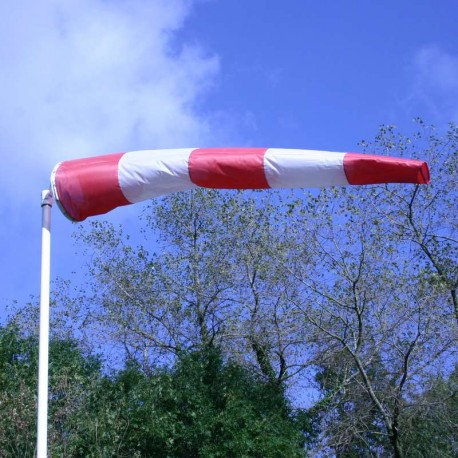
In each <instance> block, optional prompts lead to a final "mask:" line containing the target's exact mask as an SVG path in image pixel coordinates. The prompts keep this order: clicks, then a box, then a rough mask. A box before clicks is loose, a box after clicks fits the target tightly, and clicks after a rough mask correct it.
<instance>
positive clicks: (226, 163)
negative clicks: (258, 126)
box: [189, 148, 269, 189]
mask: <svg viewBox="0 0 458 458" xmlns="http://www.w3.org/2000/svg"><path fill="white" fill-rule="evenodd" d="M266 151H267V149H266V148H199V149H195V150H193V151H192V152H191V155H190V157H189V177H190V178H191V181H192V182H193V183H194V184H196V185H197V186H202V187H204V188H217V189H265V188H269V184H268V183H267V180H266V176H265V173H264V154H265V152H266Z"/></svg>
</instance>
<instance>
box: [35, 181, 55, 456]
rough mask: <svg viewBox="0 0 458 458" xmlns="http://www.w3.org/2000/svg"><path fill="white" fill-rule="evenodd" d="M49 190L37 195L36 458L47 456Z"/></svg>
mask: <svg viewBox="0 0 458 458" xmlns="http://www.w3.org/2000/svg"><path fill="white" fill-rule="evenodd" d="M52 204H53V197H52V194H51V191H49V190H45V191H42V192H41V208H42V213H41V215H42V223H41V293H40V342H39V362H38V414H37V420H38V421H37V458H47V454H48V359H49V358H48V354H49V290H50V281H51V207H52Z"/></svg>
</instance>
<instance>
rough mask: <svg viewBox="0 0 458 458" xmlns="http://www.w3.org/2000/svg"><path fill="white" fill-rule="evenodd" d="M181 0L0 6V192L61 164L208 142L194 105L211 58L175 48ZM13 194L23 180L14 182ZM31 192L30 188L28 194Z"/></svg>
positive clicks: (209, 77)
mask: <svg viewBox="0 0 458 458" xmlns="http://www.w3.org/2000/svg"><path fill="white" fill-rule="evenodd" d="M190 7H191V3H190V2H189V1H182V0H144V1H140V0H135V1H130V2H121V1H117V0H112V1H107V0H78V1H76V0H44V1H41V2H35V1H33V0H17V1H15V2H1V3H0V62H1V72H0V106H1V110H0V132H1V134H0V152H1V155H2V160H3V166H2V168H1V172H0V179H1V181H0V183H1V184H0V186H2V187H4V188H6V187H7V188H9V189H12V190H14V191H15V192H16V195H17V192H18V188H19V186H17V182H18V175H17V174H18V173H19V172H18V165H19V164H20V166H21V167H20V168H21V170H20V174H21V176H22V177H24V176H25V177H27V178H30V179H28V180H26V181H27V183H29V184H30V186H27V183H26V185H25V187H26V190H24V189H22V192H25V191H30V190H31V188H32V186H37V188H35V190H34V191H33V192H37V189H38V190H39V189H41V188H40V187H39V186H40V185H39V184H38V180H42V185H41V186H43V185H45V186H46V185H47V181H46V180H47V179H48V176H49V172H50V170H51V168H52V166H53V165H54V164H55V163H56V162H58V161H60V160H64V159H70V158H73V157H82V156H86V155H96V154H103V153H108V152H115V151H124V150H126V149H137V148H155V147H174V146H177V147H178V146H194V145H199V144H200V143H202V142H205V141H208V139H209V135H210V134H209V130H210V129H209V124H208V120H206V119H205V118H204V117H203V116H201V115H199V114H198V113H196V110H195V106H196V103H197V102H198V101H199V98H200V97H202V96H203V94H204V93H205V90H206V89H207V88H208V86H210V85H211V84H212V83H213V82H214V79H215V76H216V75H217V73H218V59H217V58H216V57H214V56H209V55H208V54H206V53H205V51H204V50H202V49H200V48H199V47H197V46H183V45H179V44H178V43H177V41H176V35H175V34H176V32H177V31H179V29H180V28H181V27H182V26H183V23H184V20H185V18H186V15H187V14H188V12H189V9H190ZM21 182H22V185H21V188H23V187H24V180H23V178H21ZM38 192H39V191H38Z"/></svg>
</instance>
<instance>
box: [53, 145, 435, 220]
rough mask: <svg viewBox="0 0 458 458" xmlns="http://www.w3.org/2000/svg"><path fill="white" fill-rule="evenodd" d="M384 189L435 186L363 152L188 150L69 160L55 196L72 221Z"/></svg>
mask: <svg viewBox="0 0 458 458" xmlns="http://www.w3.org/2000/svg"><path fill="white" fill-rule="evenodd" d="M379 183H416V184H426V183H429V171H428V166H427V164H426V163H425V162H422V161H417V160H413V159H402V158H394V157H385V156H374V155H370V154H358V153H336V152H329V151H315V150H299V149H279V148H187V149H164V150H145V151H131V152H127V153H118V154H109V155H105V156H98V157H91V158H87V159H76V160H70V161H64V162H61V163H59V164H57V165H56V166H55V167H54V169H53V171H52V174H51V187H52V192H53V195H54V198H55V200H56V201H57V203H58V205H59V207H60V209H61V210H62V212H63V213H64V214H65V215H66V216H67V217H68V218H69V219H71V220H72V221H83V220H85V219H86V218H87V217H89V216H95V215H101V214H104V213H107V212H109V211H110V210H113V209H114V208H117V207H120V206H122V205H129V204H133V203H136V202H141V201H144V200H146V199H151V198H154V197H157V196H161V195H165V194H170V193H174V192H179V191H185V190H188V189H192V188H195V187H205V188H217V189H266V188H310V187H311V188H313V187H324V186H345V185H366V184H379Z"/></svg>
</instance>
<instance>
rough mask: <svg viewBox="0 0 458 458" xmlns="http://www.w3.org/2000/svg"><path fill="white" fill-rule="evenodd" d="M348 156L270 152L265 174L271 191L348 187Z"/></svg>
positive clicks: (265, 163)
mask: <svg viewBox="0 0 458 458" xmlns="http://www.w3.org/2000/svg"><path fill="white" fill-rule="evenodd" d="M344 156H345V153H334V152H329V151H315V150H307V154H306V155H304V150H300V149H279V148H270V149H268V150H267V151H266V154H265V155H264V172H265V174H266V179H267V182H268V183H269V186H270V187H271V188H304V187H312V188H313V187H323V186H344V185H347V184H348V180H347V177H346V176H345V171H344V167H343V160H344Z"/></svg>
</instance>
